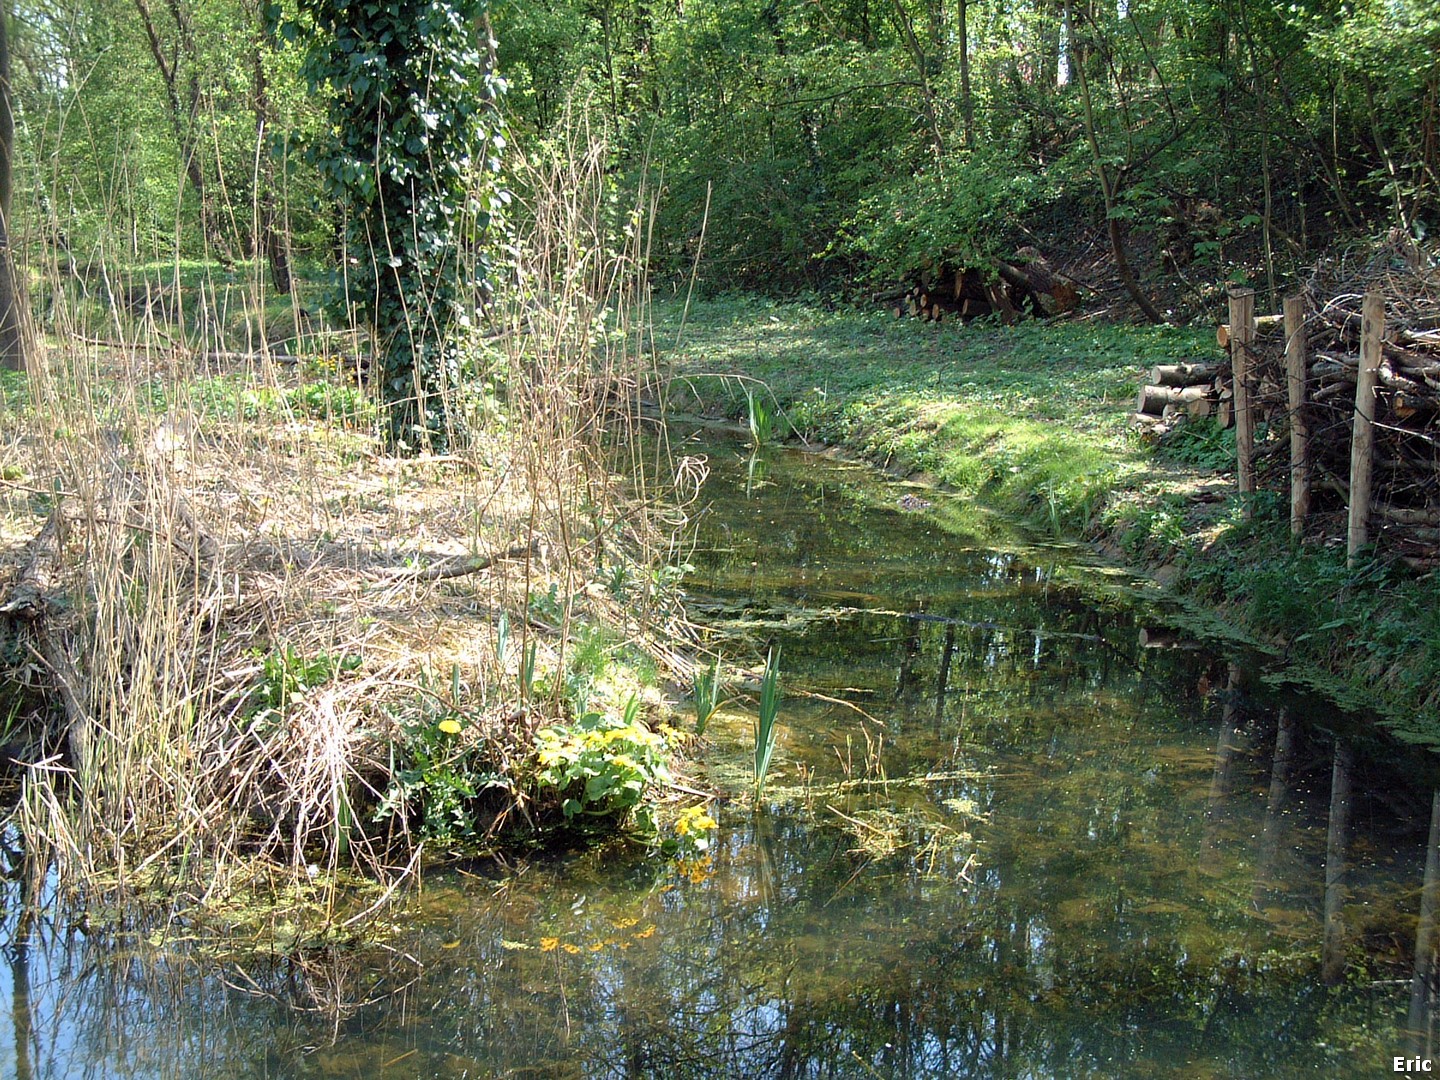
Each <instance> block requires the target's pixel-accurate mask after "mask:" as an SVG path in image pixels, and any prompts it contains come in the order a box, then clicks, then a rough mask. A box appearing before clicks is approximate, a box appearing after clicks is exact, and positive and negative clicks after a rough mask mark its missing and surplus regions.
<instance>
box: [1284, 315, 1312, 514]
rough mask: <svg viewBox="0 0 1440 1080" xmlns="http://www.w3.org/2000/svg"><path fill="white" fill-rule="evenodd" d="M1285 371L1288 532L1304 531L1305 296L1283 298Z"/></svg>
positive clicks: (1306, 445)
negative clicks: (1287, 423) (1288, 428)
mask: <svg viewBox="0 0 1440 1080" xmlns="http://www.w3.org/2000/svg"><path fill="white" fill-rule="evenodd" d="M1285 374H1286V381H1287V383H1288V386H1289V390H1290V533H1291V535H1293V536H1297V537H1300V536H1304V535H1305V518H1306V515H1308V514H1309V513H1310V429H1309V428H1308V427H1307V426H1306V423H1305V300H1304V298H1302V297H1300V296H1287V297H1286V298H1285Z"/></svg>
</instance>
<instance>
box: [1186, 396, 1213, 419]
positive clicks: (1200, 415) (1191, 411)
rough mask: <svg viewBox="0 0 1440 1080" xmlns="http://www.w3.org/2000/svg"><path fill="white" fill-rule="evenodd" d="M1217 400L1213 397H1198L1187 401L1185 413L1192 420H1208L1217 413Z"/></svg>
mask: <svg viewBox="0 0 1440 1080" xmlns="http://www.w3.org/2000/svg"><path fill="white" fill-rule="evenodd" d="M1216 404H1217V403H1216V401H1215V399H1214V398H1211V397H1201V398H1196V399H1195V400H1194V401H1187V402H1185V413H1186V415H1187V416H1189V417H1190V419H1192V420H1208V419H1209V418H1210V417H1212V416H1214V415H1215V407H1216Z"/></svg>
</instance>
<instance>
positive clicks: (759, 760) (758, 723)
mask: <svg viewBox="0 0 1440 1080" xmlns="http://www.w3.org/2000/svg"><path fill="white" fill-rule="evenodd" d="M779 713H780V648H779V646H775V647H774V648H772V649H771V650H770V652H769V653H768V654H767V655H766V657H765V674H764V675H762V676H761V677H760V710H759V712H758V713H756V716H755V801H756V802H759V801H760V792H761V791H762V790H763V789H764V787H765V775H766V774H767V773H768V772H769V771H770V760H771V758H772V757H774V754H775V742H776V739H777V738H778V737H779V734H780V732H779V729H778V728H776V726H775V720H776V717H777V716H778V715H779Z"/></svg>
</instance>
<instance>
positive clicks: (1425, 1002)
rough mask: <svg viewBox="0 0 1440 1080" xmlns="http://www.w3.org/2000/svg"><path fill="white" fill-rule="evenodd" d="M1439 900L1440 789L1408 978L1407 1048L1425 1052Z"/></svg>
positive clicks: (1432, 808) (1434, 804)
mask: <svg viewBox="0 0 1440 1080" xmlns="http://www.w3.org/2000/svg"><path fill="white" fill-rule="evenodd" d="M1437 900H1440V788H1437V789H1436V791H1435V794H1434V797H1433V798H1432V799H1431V801H1430V842H1429V843H1428V844H1427V845H1426V849H1425V886H1424V888H1423V889H1422V890H1421V892H1420V925H1419V927H1418V929H1417V930H1416V932H1415V974H1414V977H1413V978H1411V980H1410V1019H1409V1023H1408V1024H1407V1025H1406V1026H1407V1027H1409V1029H1410V1048H1411V1052H1412V1053H1415V1054H1425V1053H1427V1052H1428V1050H1429V1045H1430V1037H1429V1036H1430V997H1431V992H1432V983H1433V981H1434V974H1435V907H1436V901H1437Z"/></svg>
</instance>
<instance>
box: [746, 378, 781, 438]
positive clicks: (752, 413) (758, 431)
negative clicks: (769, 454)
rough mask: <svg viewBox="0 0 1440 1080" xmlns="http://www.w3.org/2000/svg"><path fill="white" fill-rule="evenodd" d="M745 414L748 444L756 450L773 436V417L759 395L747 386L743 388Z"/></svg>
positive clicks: (751, 387)
mask: <svg viewBox="0 0 1440 1080" xmlns="http://www.w3.org/2000/svg"><path fill="white" fill-rule="evenodd" d="M745 413H746V421H747V423H748V425H749V428H750V442H751V444H752V445H753V446H755V447H756V448H757V449H758V448H759V447H761V446H764V445H765V444H766V443H768V442H769V441H770V439H771V437H772V436H773V435H774V433H775V417H774V415H773V414H772V413H771V412H770V407H769V406H768V405H766V404H765V399H764V398H763V397H762V396H761V394H760V393H759V392H758V391H756V390H755V388H754V387H753V386H750V385H748V384H747V385H746V387H745Z"/></svg>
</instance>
